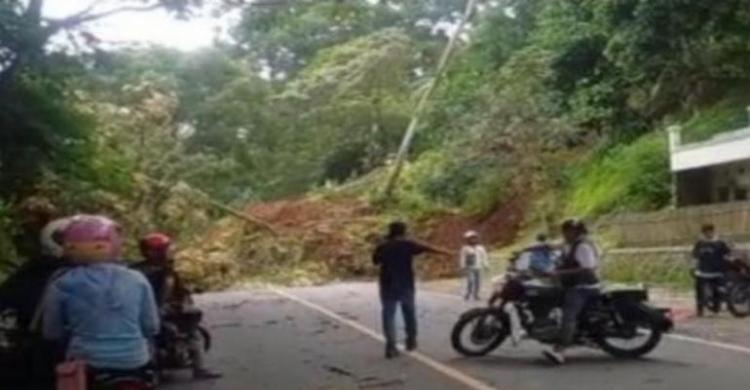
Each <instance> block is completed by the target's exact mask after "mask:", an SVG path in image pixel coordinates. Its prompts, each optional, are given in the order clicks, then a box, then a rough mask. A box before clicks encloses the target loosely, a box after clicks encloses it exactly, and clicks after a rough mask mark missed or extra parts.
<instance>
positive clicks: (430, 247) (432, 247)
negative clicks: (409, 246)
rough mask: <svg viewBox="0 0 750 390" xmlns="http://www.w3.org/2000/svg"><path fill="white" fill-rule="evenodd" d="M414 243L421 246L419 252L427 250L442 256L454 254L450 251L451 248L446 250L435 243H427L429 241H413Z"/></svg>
mask: <svg viewBox="0 0 750 390" xmlns="http://www.w3.org/2000/svg"><path fill="white" fill-rule="evenodd" d="M415 243H416V244H417V245H419V246H420V247H421V249H422V250H421V251H420V252H427V253H433V254H436V255H444V256H453V255H455V252H454V251H451V250H448V249H445V248H441V247H439V246H436V245H432V244H429V243H426V242H421V241H415Z"/></svg>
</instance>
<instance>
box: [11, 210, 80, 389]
mask: <svg viewBox="0 0 750 390" xmlns="http://www.w3.org/2000/svg"><path fill="white" fill-rule="evenodd" d="M70 221H71V218H61V219H57V220H54V221H52V222H49V223H48V224H47V225H46V226H45V227H44V228H43V229H42V231H41V234H40V237H39V242H38V245H39V246H40V247H41V250H38V251H37V252H39V253H40V255H39V256H37V257H34V258H31V259H29V260H28V261H26V262H25V263H24V264H22V265H21V266H20V267H19V268H18V269H17V270H16V271H15V272H13V273H12V274H11V275H10V276H8V278H7V279H5V281H3V283H2V284H1V285H0V311H5V310H11V311H12V312H13V313H14V314H15V318H16V328H17V329H18V331H19V332H20V337H21V338H22V339H23V340H24V343H23V345H24V348H23V349H21V350H20V356H19V359H16V363H18V364H19V366H18V367H17V368H18V369H17V370H7V371H6V373H7V374H12V375H13V376H14V379H12V380H17V381H20V382H21V383H23V384H25V385H29V386H31V387H32V388H48V387H51V386H53V384H54V379H55V376H54V365H55V362H56V361H57V360H58V358H57V355H58V353H57V348H56V346H55V345H54V343H50V342H48V341H46V340H44V339H43V338H42V337H41V329H39V327H38V324H36V322H37V321H34V318H35V317H37V313H39V311H40V302H41V301H42V296H43V295H44V290H45V288H46V286H47V285H48V284H49V283H50V282H51V281H52V280H54V279H55V278H57V277H59V276H60V275H62V274H64V273H65V272H66V270H67V269H68V268H69V267H70V263H69V262H68V261H66V260H65V259H63V257H62V254H63V253H62V231H63V230H64V229H65V227H66V226H67V225H68V224H69V223H70ZM0 377H1V378H0V387H2V384H3V383H4V382H3V380H6V379H8V377H6V375H0Z"/></svg>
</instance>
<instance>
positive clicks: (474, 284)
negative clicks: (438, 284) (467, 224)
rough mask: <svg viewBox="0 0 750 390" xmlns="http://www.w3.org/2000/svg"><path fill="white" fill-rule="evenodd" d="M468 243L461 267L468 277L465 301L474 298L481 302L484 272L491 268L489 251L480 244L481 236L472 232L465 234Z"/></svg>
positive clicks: (465, 245) (462, 254)
mask: <svg viewBox="0 0 750 390" xmlns="http://www.w3.org/2000/svg"><path fill="white" fill-rule="evenodd" d="M464 239H465V240H466V243H465V244H464V246H463V247H462V248H461V253H460V255H459V261H458V262H459V267H460V268H461V270H462V271H463V272H464V274H465V275H466V295H465V296H464V299H465V300H467V301H468V300H469V299H470V298H472V297H473V298H474V299H475V300H477V301H478V300H479V290H480V289H481V283H482V270H486V269H487V268H489V261H488V260H487V258H488V256H487V250H486V249H485V248H484V245H482V244H481V243H480V242H479V234H478V233H477V232H475V231H473V230H470V231H468V232H466V234H464Z"/></svg>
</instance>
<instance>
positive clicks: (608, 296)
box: [451, 274, 673, 358]
mask: <svg viewBox="0 0 750 390" xmlns="http://www.w3.org/2000/svg"><path fill="white" fill-rule="evenodd" d="M563 297H564V294H563V290H562V288H560V287H556V286H553V285H544V284H538V283H534V282H530V281H525V280H524V277H522V276H520V275H514V274H511V275H510V276H509V277H508V278H507V279H506V280H504V281H502V282H500V283H498V285H497V286H496V291H495V293H494V294H493V296H492V297H491V298H490V300H489V304H488V306H487V307H482V308H475V309H471V310H469V311H467V312H466V313H464V314H463V315H461V317H460V318H459V320H458V322H457V323H456V324H455V326H454V327H453V331H452V334H451V342H452V345H453V348H454V349H455V350H456V351H457V352H459V353H460V354H462V355H465V356H484V355H486V354H488V353H490V352H492V351H493V350H495V349H496V348H498V347H499V346H500V345H501V344H502V343H503V342H504V341H506V340H507V339H508V338H509V337H511V336H512V337H513V339H514V342H517V341H520V339H521V337H520V335H521V334H525V336H524V337H525V338H530V339H534V340H536V341H538V342H541V343H543V344H555V343H556V342H557V341H558V335H559V329H560V325H561V320H562V309H561V307H562V304H563V302H562V301H563ZM672 327H673V321H672V319H671V318H670V315H669V310H665V309H657V308H654V307H652V306H650V305H649V304H648V293H647V291H646V290H643V289H628V290H617V291H610V292H603V293H602V294H601V295H600V296H598V297H597V298H596V299H594V300H592V301H591V302H590V303H589V304H588V306H587V308H586V309H585V310H584V311H583V313H582V314H581V317H580V319H579V324H578V331H577V334H576V336H575V344H576V345H578V346H585V347H591V348H597V349H601V350H603V351H604V352H606V353H608V354H610V355H612V356H615V357H619V358H638V357H641V356H643V355H646V354H648V353H649V352H651V351H652V350H653V349H654V348H656V346H657V345H658V344H659V342H660V341H661V338H662V335H663V333H665V332H668V331H670V330H671V329H672Z"/></svg>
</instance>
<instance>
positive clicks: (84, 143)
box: [0, 75, 92, 199]
mask: <svg viewBox="0 0 750 390" xmlns="http://www.w3.org/2000/svg"><path fill="white" fill-rule="evenodd" d="M57 77H59V76H57ZM63 88H64V87H63V85H62V83H60V82H59V81H57V80H54V79H52V78H50V77H47V76H31V75H28V76H25V77H23V78H21V79H19V80H17V81H16V82H15V83H14V84H13V85H12V86H11V89H10V90H9V91H8V93H7V94H4V95H0V197H2V198H6V199H7V198H9V197H11V196H12V195H16V194H24V193H26V194H28V193H29V192H30V191H32V190H33V187H34V185H35V184H36V183H37V182H38V179H39V178H40V177H41V174H42V172H43V171H44V170H45V169H47V170H54V171H56V172H59V173H60V174H63V175H67V176H69V177H70V176H75V177H81V176H86V175H87V174H90V172H91V171H90V169H89V168H90V167H89V166H88V161H87V160H86V153H87V152H89V151H90V143H89V132H90V131H91V129H92V121H91V120H90V118H89V117H87V116H85V115H82V114H81V113H80V112H78V111H77V110H76V109H75V108H73V107H72V106H71V104H70V101H71V100H74V99H75V98H74V97H73V96H71V95H70V94H68V93H66V92H65V91H64V89H63Z"/></svg>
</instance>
